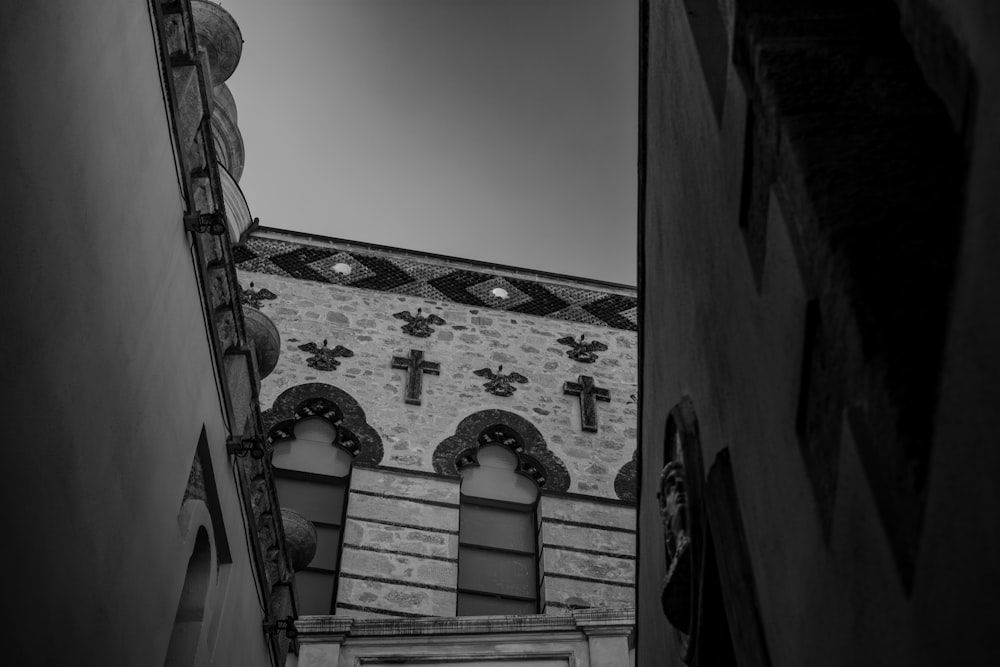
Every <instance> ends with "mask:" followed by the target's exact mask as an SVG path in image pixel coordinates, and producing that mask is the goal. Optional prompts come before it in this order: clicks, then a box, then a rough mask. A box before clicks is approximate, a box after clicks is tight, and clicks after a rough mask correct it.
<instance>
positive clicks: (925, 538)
mask: <svg viewBox="0 0 1000 667" xmlns="http://www.w3.org/2000/svg"><path fill="white" fill-rule="evenodd" d="M899 4H900V6H901V7H903V8H904V10H906V11H908V10H912V9H913V8H915V7H916V8H917V9H921V8H923V9H926V7H928V6H929V7H930V8H931V9H932V10H933V11H939V12H940V14H941V15H942V16H943V17H944V19H945V23H946V25H947V26H949V28H950V29H951V30H953V31H954V34H956V35H957V36H958V39H959V42H960V44H961V46H962V48H963V49H964V50H966V52H967V53H968V55H969V57H970V59H971V61H972V63H973V67H974V69H975V70H976V76H977V80H978V84H979V89H978V97H977V98H976V103H975V118H976V121H975V125H974V127H973V129H972V130H971V134H970V136H969V143H970V146H971V148H970V151H971V152H970V155H971V167H970V172H969V177H968V193H967V197H968V198H967V209H966V217H965V222H964V229H963V234H964V236H963V249H962V251H961V253H960V268H959V273H958V277H957V282H956V284H955V288H954V296H953V301H952V308H953V309H952V314H951V320H950V336H949V343H948V347H947V351H946V362H945V370H944V373H943V374H942V381H941V390H940V398H939V404H938V415H937V420H936V434H935V442H934V450H933V451H934V457H933V459H932V471H931V474H930V491H929V497H928V500H927V505H926V507H927V510H926V512H927V514H926V516H925V523H924V528H923V533H922V540H921V547H920V548H921V551H920V557H919V560H918V563H917V574H916V578H915V583H914V586H913V590H912V593H909V594H908V593H907V592H906V591H905V589H904V586H903V583H902V582H901V579H900V576H899V572H898V570H897V568H896V565H895V562H894V560H893V557H892V553H891V551H890V548H889V545H888V541H887V538H886V536H885V531H884V528H883V525H882V524H881V522H880V519H879V514H878V511H877V508H876V505H875V502H874V500H873V497H872V493H871V488H870V487H869V485H868V481H867V478H866V477H865V475H864V472H863V469H862V465H861V462H860V459H859V456H858V453H857V451H858V449H857V446H856V445H855V443H854V442H853V441H851V439H850V429H847V428H845V429H843V431H844V441H843V442H842V443H841V448H840V459H839V461H838V469H839V473H838V481H837V500H836V507H835V514H834V521H833V525H832V530H831V534H830V535H829V537H828V538H826V539H825V538H824V536H823V535H822V532H821V529H820V522H819V518H818V511H817V507H816V504H815V501H814V499H813V493H812V491H811V489H810V486H809V482H808V477H807V473H806V469H805V465H804V463H803V457H802V454H801V453H800V449H799V444H798V441H797V437H796V434H795V411H796V401H797V396H798V391H799V369H800V365H801V360H800V359H801V351H802V346H803V340H802V339H803V335H802V332H803V330H804V326H803V324H804V314H805V303H806V298H807V294H806V290H805V287H804V285H803V282H802V278H801V275H800V274H799V267H798V266H797V264H796V259H795V255H794V253H793V251H792V246H791V241H790V239H789V235H788V231H787V224H786V222H787V221H785V220H783V219H782V211H781V208H780V206H779V205H778V204H777V202H776V201H775V199H774V198H773V196H772V200H771V202H770V205H769V213H768V225H767V229H768V236H767V239H766V243H767V255H766V259H765V264H764V267H763V271H762V280H761V286H760V289H759V292H758V289H757V288H756V286H755V281H754V276H753V272H752V267H751V264H750V260H749V258H748V253H747V249H746V245H745V243H744V239H743V235H742V234H741V231H740V229H739V227H738V225H737V220H738V217H739V205H740V202H739V199H740V189H741V167H742V161H743V156H742V150H743V132H744V119H745V117H746V99H745V96H744V94H743V89H742V86H741V84H740V83H739V81H738V79H737V76H736V73H735V71H734V70H733V68H732V67H729V68H728V73H727V76H726V79H725V95H724V105H723V108H722V113H721V116H720V117H719V118H717V117H716V115H715V113H714V109H713V107H712V102H711V98H710V96H709V93H708V90H707V88H706V84H705V80H704V78H703V75H702V65H701V63H700V62H699V57H698V53H697V50H696V47H695V44H694V41H693V37H692V32H691V30H690V27H689V22H688V20H687V18H686V16H685V9H684V5H685V3H683V2H680V1H679V0H678V1H675V2H664V3H658V2H657V3H649V11H650V32H649V50H648V63H649V72H648V79H647V81H646V85H647V95H648V107H647V109H646V123H647V137H646V146H647V165H646V169H647V172H646V178H647V185H646V192H645V197H646V204H645V226H644V230H643V234H644V245H643V249H642V251H641V252H642V262H643V266H644V269H643V271H644V275H643V278H642V283H643V284H644V285H645V297H644V303H643V308H644V310H643V312H644V318H645V320H644V327H643V334H642V336H643V339H642V348H643V355H644V362H643V386H642V398H643V408H642V411H643V415H642V434H643V445H642V479H641V489H642V496H641V498H640V510H639V525H640V532H639V537H638V550H639V569H638V575H637V576H638V582H637V588H638V590H639V591H642V592H644V593H643V594H642V595H640V598H639V600H638V608H637V615H638V630H637V641H638V661H639V663H640V664H652V661H653V660H662V659H663V658H662V656H668V657H667V658H666V660H667V662H666V664H676V665H680V664H681V662H680V659H679V658H678V657H674V658H672V659H671V658H670V657H669V656H677V649H676V646H675V642H674V638H673V633H672V631H671V629H670V626H669V625H668V624H667V622H666V619H665V618H664V616H663V613H662V611H661V610H660V608H659V596H658V594H656V593H654V592H658V591H659V589H660V582H661V581H662V578H663V575H664V555H663V544H662V530H661V528H660V525H659V524H660V520H659V516H658V512H657V503H656V499H655V497H654V494H655V491H656V489H657V488H658V476H659V471H660V469H661V468H662V465H663V438H664V430H665V424H666V420H667V416H668V413H669V411H670V410H671V408H672V407H673V406H675V405H676V404H677V403H678V402H679V401H680V400H681V399H682V398H684V397H687V398H689V399H690V400H691V402H692V403H693V406H694V409H695V411H696V413H697V417H698V426H699V431H700V438H701V443H702V449H703V455H704V461H705V468H706V470H707V469H708V468H709V467H710V466H711V465H712V462H713V460H714V458H715V456H716V455H717V454H718V453H719V451H721V450H722V449H723V448H726V447H728V448H729V450H730V452H731V456H732V461H733V469H734V473H735V476H736V484H737V490H738V494H739V499H740V510H741V513H742V519H743V522H744V524H745V528H746V533H747V541H748V547H749V551H750V558H751V561H752V569H753V574H754V577H755V579H756V588H757V594H758V598H759V603H760V607H761V612H762V616H763V623H764V629H765V633H766V638H767V642H768V648H769V650H770V657H771V660H772V663H773V664H775V665H789V666H792V665H817V666H820V665H831V666H834V665H845V664H912V665H923V664H927V665H931V664H941V663H942V662H949V663H950V662H956V661H958V662H971V663H975V662H981V661H986V660H987V658H986V656H987V655H989V654H988V653H987V649H988V648H989V647H988V646H987V642H988V641H989V637H990V636H991V630H990V628H989V627H988V625H989V623H990V622H991V619H992V618H993V616H994V615H993V614H992V613H990V612H989V610H990V609H992V607H993V599H995V595H996V593H997V592H998V591H1000V582H998V572H997V568H996V566H995V564H996V563H997V562H998V548H1000V541H998V531H997V529H996V524H995V521H993V520H991V519H990V518H989V517H988V516H987V515H988V514H989V510H988V509H986V508H991V507H995V506H996V505H997V502H998V500H1000V499H998V497H997V493H998V492H997V490H996V486H995V484H993V482H992V477H993V476H992V473H991V472H990V471H991V470H993V469H994V467H995V466H996V464H997V463H998V461H997V456H998V454H997V451H996V448H993V447H987V446H985V443H986V442H992V441H993V440H994V439H995V437H994V436H995V433H996V432H997V428H998V426H1000V423H998V422H997V419H998V417H997V413H996V411H995V410H993V409H992V408H991V407H990V406H991V405H993V404H995V403H996V399H997V396H998V387H997V377H1000V369H998V362H1000V360H998V356H997V354H996V352H995V346H992V345H990V344H989V343H988V342H987V340H996V337H997V334H998V322H1000V320H998V309H997V307H996V301H995V286H996V285H997V284H1000V276H998V274H997V271H998V269H997V266H996V261H995V252H996V250H997V249H998V244H997V242H998V238H1000V237H998V235H997V231H996V225H995V224H987V223H986V220H988V219H989V220H994V221H995V219H996V212H997V211H998V210H1000V199H998V194H997V192H996V188H995V187H993V186H990V185H988V183H994V184H995V182H996V180H997V178H998V177H1000V162H998V158H997V155H1000V151H998V150H997V146H998V142H1000V125H998V123H996V121H995V119H996V118H998V117H1000V114H998V110H1000V107H998V104H1000V86H998V85H997V84H996V82H997V81H1000V76H998V75H1000V69H998V65H1000V51H998V49H997V47H996V44H995V41H992V40H991V39H989V38H988V37H987V35H995V34H997V31H998V30H1000V16H998V15H997V13H996V11H994V9H993V6H992V5H990V6H989V7H987V4H988V3H984V2H980V3H963V2H947V1H945V0H940V1H932V2H925V3H921V2H900V3H899ZM721 5H722V7H723V12H724V20H725V24H726V30H727V31H728V34H729V42H730V43H731V42H732V27H733V15H732V13H733V5H734V3H732V2H724V3H721ZM918 5H919V6H921V7H918ZM904 14H905V11H904ZM987 336H989V337H990V338H989V339H988V338H987ZM646 592H648V593H646Z"/></svg>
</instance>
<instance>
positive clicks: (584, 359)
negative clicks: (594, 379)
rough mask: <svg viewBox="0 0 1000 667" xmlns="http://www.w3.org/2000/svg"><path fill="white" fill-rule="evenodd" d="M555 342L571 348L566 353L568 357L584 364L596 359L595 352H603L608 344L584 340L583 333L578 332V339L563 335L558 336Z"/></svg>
mask: <svg viewBox="0 0 1000 667" xmlns="http://www.w3.org/2000/svg"><path fill="white" fill-rule="evenodd" d="M556 342H557V343H560V344H561V345H568V346H570V347H571V348H573V349H572V350H570V351H569V352H567V353H566V356H568V357H569V358H570V359H573V360H574V361H579V362H581V363H584V364H592V363H594V362H595V361H597V355H596V354H594V353H595V352H604V351H606V350H607V349H608V346H607V345H605V344H604V343H600V342H598V341H596V340H592V341H590V342H589V343H587V342H584V335H583V334H580V340H576V339H575V338H573V337H572V336H564V337H562V338H560V339H559V340H558V341H556Z"/></svg>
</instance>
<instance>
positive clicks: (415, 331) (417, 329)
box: [393, 308, 444, 338]
mask: <svg viewBox="0 0 1000 667" xmlns="http://www.w3.org/2000/svg"><path fill="white" fill-rule="evenodd" d="M420 311H421V309H420V308H417V314H416V315H410V311H408V310H404V311H402V312H400V313H396V314H394V315H393V317H395V318H396V319H398V320H406V324H404V325H403V327H402V329H403V333H407V334H410V335H411V336H416V337H417V338H427V337H428V336H430V335H431V334H432V333H434V329H432V328H431V327H430V325H432V324H444V320H443V319H441V318H440V317H438V316H437V315H435V314H434V313H431V314H430V315H421V314H420Z"/></svg>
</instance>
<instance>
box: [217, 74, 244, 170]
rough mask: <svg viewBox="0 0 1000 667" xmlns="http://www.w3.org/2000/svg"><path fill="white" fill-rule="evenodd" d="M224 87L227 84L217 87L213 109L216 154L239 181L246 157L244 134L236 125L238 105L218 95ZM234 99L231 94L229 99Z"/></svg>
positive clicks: (220, 161)
mask: <svg viewBox="0 0 1000 667" xmlns="http://www.w3.org/2000/svg"><path fill="white" fill-rule="evenodd" d="M222 88H225V86H224V85H222V86H219V87H217V88H216V89H215V90H216V93H217V96H216V98H215V106H214V107H213V109H212V138H213V139H214V141H215V156H216V158H218V160H219V163H221V164H222V166H224V167H225V168H226V170H228V171H229V175H230V176H232V178H233V180H234V181H236V182H239V180H240V176H242V175H243V161H244V159H245V156H244V153H243V135H242V134H240V128H239V127H237V125H236V105H234V104H226V102H227V100H226V98H221V97H219V96H218V91H219V89H222ZM227 92H228V91H227ZM232 99H233V98H232V96H230V97H229V98H228V101H229V102H231V101H232Z"/></svg>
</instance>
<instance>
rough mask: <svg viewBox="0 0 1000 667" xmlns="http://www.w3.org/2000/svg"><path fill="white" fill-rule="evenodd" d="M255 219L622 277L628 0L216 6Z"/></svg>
mask: <svg viewBox="0 0 1000 667" xmlns="http://www.w3.org/2000/svg"><path fill="white" fill-rule="evenodd" d="M222 4H223V6H225V7H226V8H227V9H228V10H229V11H230V13H232V15H233V16H234V17H235V18H236V20H237V22H238V23H239V24H240V28H241V30H242V32H243V39H244V45H243V56H242V60H241V61H240V66H239V68H237V70H236V73H235V74H234V75H233V77H232V78H231V79H230V80H229V86H230V88H231V89H232V91H233V96H234V97H235V99H236V104H237V107H238V112H239V125H240V130H241V132H242V133H243V139H244V142H245V144H246V156H247V157H246V168H245V171H244V175H243V178H242V180H241V182H240V185H241V186H242V188H243V191H244V193H245V194H246V197H247V200H248V202H249V204H250V208H251V211H252V212H253V214H254V215H255V216H259V217H260V219H261V224H262V225H266V226H271V227H279V228H284V229H292V230H297V231H302V232H310V233H315V234H323V235H326V236H333V237H338V238H345V239H350V240H354V241H365V242H370V243H379V244H383V245H391V246H399V247H403V248H410V249H414V250H423V251H428V252H436V253H441V254H446V255H455V256H459V257H467V258H470V259H478V260H484V261H493V262H498V263H503V264H510V265H514V266H522V267H526V268H533V269H542V270H546V271H553V272H557V273H566V274H570V275H579V276H585V277H589V278H596V279H599V280H608V281H612V282H618V283H626V284H633V285H634V284H635V254H636V249H635V229H636V222H635V220H636V215H635V192H636V176H635V173H636V168H635V163H636V115H637V111H636V109H637V106H636V104H637V101H636V100H637V95H636V85H637V84H636V51H637V47H636V32H637V28H636V16H637V8H636V5H637V3H636V2H634V1H631V0H280V1H279V0H227V1H225V2H223V3H222Z"/></svg>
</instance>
